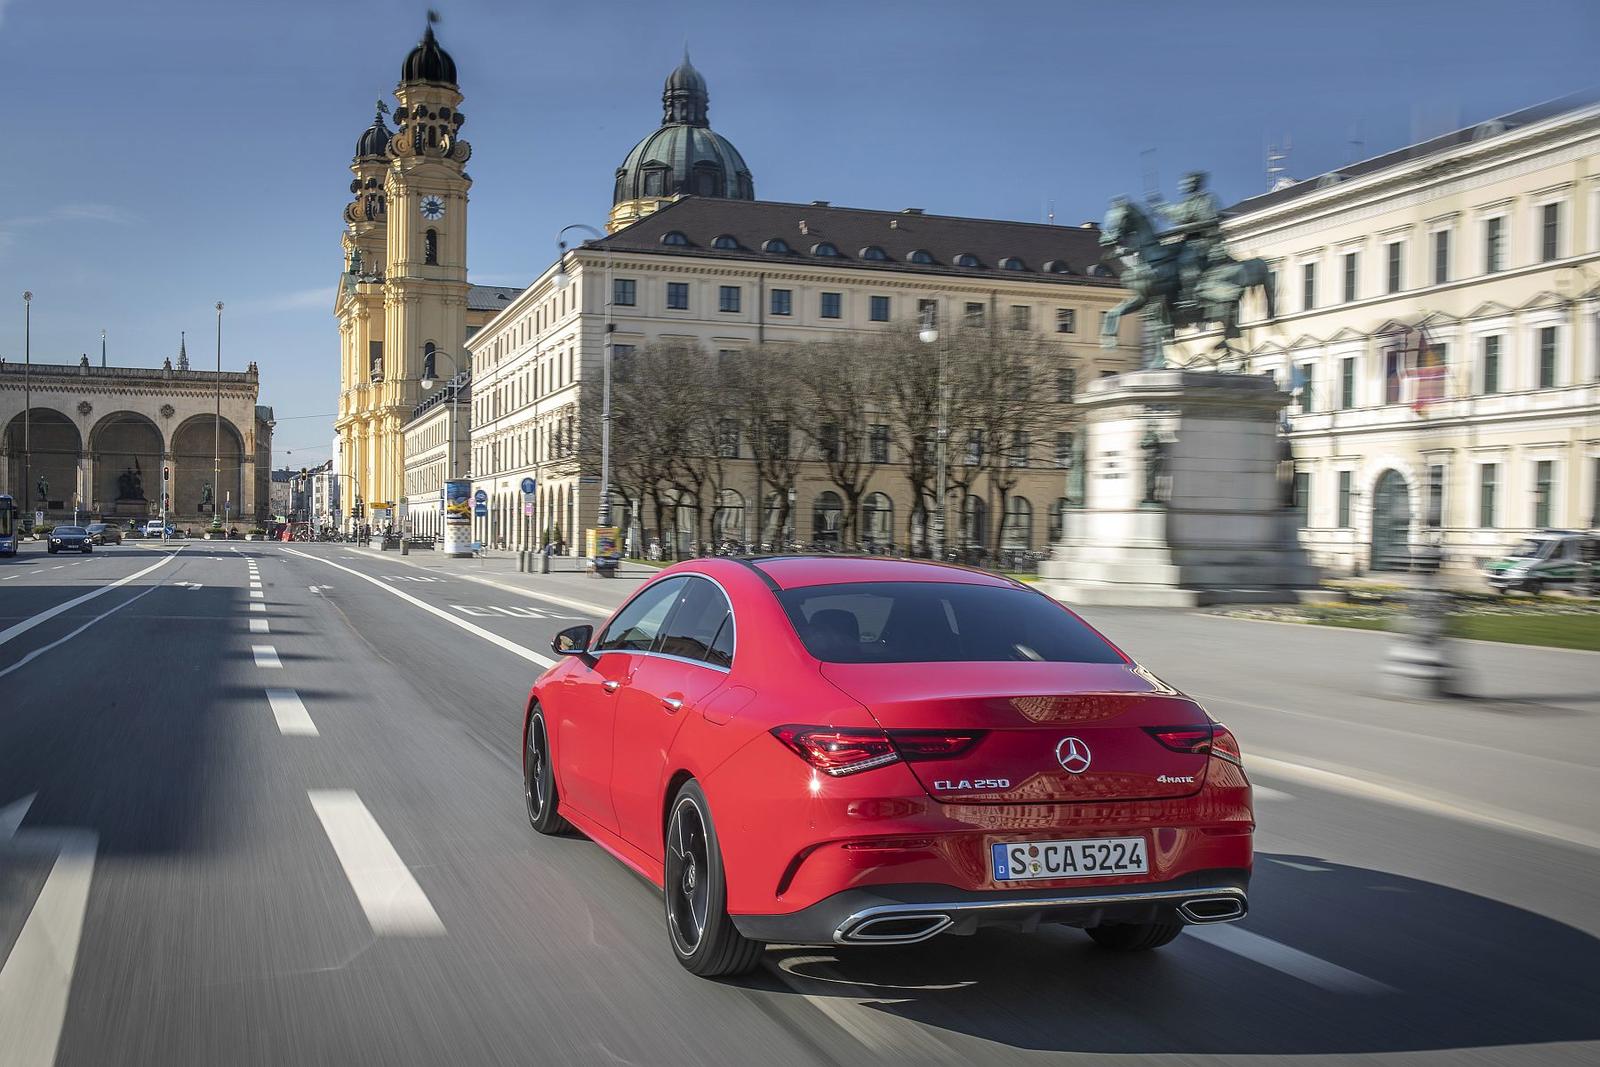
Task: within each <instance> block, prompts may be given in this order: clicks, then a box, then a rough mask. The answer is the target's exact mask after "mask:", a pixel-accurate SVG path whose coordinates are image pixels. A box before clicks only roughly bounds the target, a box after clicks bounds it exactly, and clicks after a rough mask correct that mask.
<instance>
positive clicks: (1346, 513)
mask: <svg viewBox="0 0 1600 1067" xmlns="http://www.w3.org/2000/svg"><path fill="white" fill-rule="evenodd" d="M1352 477H1353V475H1352V474H1351V472H1350V471H1340V472H1339V528H1340V529H1341V530H1348V529H1350V526H1351V522H1350V480H1351V478H1352Z"/></svg>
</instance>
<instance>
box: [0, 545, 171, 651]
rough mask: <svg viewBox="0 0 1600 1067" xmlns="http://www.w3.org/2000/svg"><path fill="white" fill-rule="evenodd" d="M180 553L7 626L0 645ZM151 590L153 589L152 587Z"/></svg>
mask: <svg viewBox="0 0 1600 1067" xmlns="http://www.w3.org/2000/svg"><path fill="white" fill-rule="evenodd" d="M181 551H183V549H181V548H180V549H178V550H177V551H174V552H172V553H171V554H170V555H166V556H162V557H161V559H160V560H158V561H157V562H155V563H153V564H151V565H150V566H148V567H146V568H145V569H144V570H142V571H136V572H134V573H133V574H130V575H128V576H127V577H126V578H118V579H117V580H116V581H114V582H109V583H107V584H106V585H102V586H100V587H99V588H96V589H91V590H89V591H88V592H87V593H85V594H83V595H82V596H80V597H74V598H73V599H71V600H69V601H67V602H66V603H64V604H57V605H56V606H55V607H53V608H50V609H49V610H47V611H41V612H40V613H39V614H37V615H34V616H32V617H31V618H27V619H23V620H22V621H21V622H19V623H16V624H15V625H13V626H8V627H7V628H6V629H4V630H0V645H3V644H5V643H6V642H7V641H10V640H11V639H12V638H14V637H17V636H19V635H21V634H25V633H27V632H28V631H29V630H31V629H33V628H34V627H35V626H38V625H39V624H40V623H44V622H48V621H50V620H51V619H53V618H55V617H56V616H57V615H60V614H61V613H62V612H63V611H71V610H72V609H73V608H75V607H77V606H78V605H79V604H82V603H83V602H84V601H86V600H93V599H94V598H95V597H97V596H99V595H101V594H102V593H109V592H110V591H111V590H113V589H117V588H119V587H121V586H124V585H127V584H128V583H129V582H132V581H135V580H137V579H139V578H143V577H144V576H145V575H147V574H149V573H150V572H151V571H153V570H156V569H157V568H159V567H165V566H166V565H167V564H168V563H171V562H172V560H173V558H174V557H175V556H177V554H178V552H181ZM151 588H154V586H152V587H151ZM130 603H131V602H130Z"/></svg>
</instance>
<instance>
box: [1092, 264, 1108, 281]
mask: <svg viewBox="0 0 1600 1067" xmlns="http://www.w3.org/2000/svg"><path fill="white" fill-rule="evenodd" d="M1088 273H1089V277H1091V278H1109V277H1111V271H1110V270H1109V269H1108V268H1107V267H1106V265H1105V264H1104V263H1091V264H1089V271H1088Z"/></svg>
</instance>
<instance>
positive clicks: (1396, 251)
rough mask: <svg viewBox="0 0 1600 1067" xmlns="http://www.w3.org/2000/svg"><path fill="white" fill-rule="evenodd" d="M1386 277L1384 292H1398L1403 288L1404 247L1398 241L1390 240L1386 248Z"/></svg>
mask: <svg viewBox="0 0 1600 1067" xmlns="http://www.w3.org/2000/svg"><path fill="white" fill-rule="evenodd" d="M1387 252H1388V257H1389V260H1388V277H1387V279H1386V285H1387V288H1386V289H1385V290H1384V291H1385V292H1390V293H1398V292H1399V291H1400V290H1401V289H1403V288H1405V286H1404V284H1403V283H1404V280H1405V248H1404V246H1403V245H1402V244H1401V243H1400V242H1399V241H1390V242H1389V245H1388V248H1387Z"/></svg>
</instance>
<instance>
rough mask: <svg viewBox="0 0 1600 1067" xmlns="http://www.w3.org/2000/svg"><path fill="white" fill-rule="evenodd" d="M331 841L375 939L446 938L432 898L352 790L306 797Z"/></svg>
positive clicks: (317, 791)
mask: <svg viewBox="0 0 1600 1067" xmlns="http://www.w3.org/2000/svg"><path fill="white" fill-rule="evenodd" d="M307 796H309V797H310V798H311V806H312V807H313V808H315V809H316V812H317V818H319V819H321V820H322V829H323V830H324V831H326V832H327V835H328V842H329V843H330V844H331V845H333V851H334V852H335V853H336V854H337V855H338V857H339V863H340V865H341V866H343V867H344V875H345V877H346V878H348V879H349V880H350V888H351V889H353V890H355V894H356V900H357V901H359V902H360V904H361V910H362V911H364V912H366V913H367V922H368V923H370V924H371V925H372V932H373V933H375V934H399V935H408V934H409V935H430V934H442V933H444V923H442V922H440V921H439V914H438V913H437V912H435V911H434V910H433V905H432V904H430V903H428V896H427V894H426V893H424V892H423V891H422V887H421V886H420V885H418V884H417V880H416V879H415V878H413V877H412V875H411V871H410V869H409V868H407V867H406V865H405V863H404V861H402V860H401V859H400V854H399V853H398V852H396V851H395V850H394V846H393V845H391V844H390V843H389V839H388V838H387V837H385V836H384V833H383V828H382V827H380V826H379V825H378V821H377V820H376V819H374V818H373V817H372V813H371V812H370V811H368V810H367V806H366V805H365V804H363V803H362V802H361V798H360V797H359V796H357V795H356V794H355V792H354V791H353V790H350V789H312V790H310V791H309V792H308V793H307Z"/></svg>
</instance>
